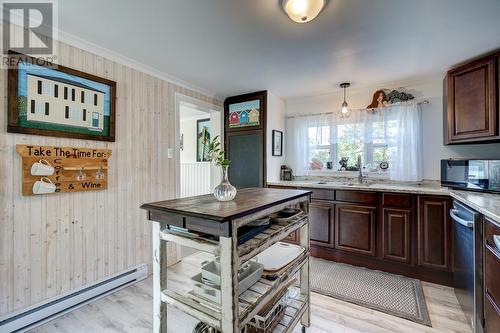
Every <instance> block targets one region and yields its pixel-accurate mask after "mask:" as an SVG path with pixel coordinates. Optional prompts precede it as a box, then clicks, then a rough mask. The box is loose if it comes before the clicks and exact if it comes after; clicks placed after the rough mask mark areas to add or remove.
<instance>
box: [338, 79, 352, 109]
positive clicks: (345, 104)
mask: <svg viewBox="0 0 500 333" xmlns="http://www.w3.org/2000/svg"><path fill="white" fill-rule="evenodd" d="M350 86H351V84H350V83H349V82H344V83H341V84H340V88H342V89H344V102H343V103H342V108H341V109H340V112H339V115H340V117H341V118H348V117H349V116H350V115H351V110H349V104H347V101H346V89H347V88H349V87H350Z"/></svg>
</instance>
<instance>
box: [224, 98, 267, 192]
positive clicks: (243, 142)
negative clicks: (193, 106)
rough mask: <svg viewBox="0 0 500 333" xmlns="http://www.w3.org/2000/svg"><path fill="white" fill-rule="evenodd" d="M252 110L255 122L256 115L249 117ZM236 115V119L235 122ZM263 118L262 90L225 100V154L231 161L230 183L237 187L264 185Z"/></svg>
mask: <svg viewBox="0 0 500 333" xmlns="http://www.w3.org/2000/svg"><path fill="white" fill-rule="evenodd" d="M257 106H258V110H257ZM252 110H257V111H258V121H257V118H256V116H257V113H255V112H254V113H252V115H253V117H252V118H250V113H251V112H252ZM235 112H237V113H238V119H234V118H235V117H236V116H234V113H235ZM241 114H243V122H242V121H241ZM247 114H248V119H247V118H246V117H247ZM231 115H233V116H232V118H231ZM266 118H267V91H265V90H264V91H257V92H252V93H248V94H243V95H237V96H231V97H228V98H226V100H225V101H224V129H225V131H224V151H225V153H226V158H229V159H230V160H231V167H230V168H229V181H230V182H231V184H233V185H234V186H236V187H237V188H243V187H265V186H266V183H267V182H266V150H267V149H270V147H267V141H266Z"/></svg>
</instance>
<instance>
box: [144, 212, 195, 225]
mask: <svg viewBox="0 0 500 333" xmlns="http://www.w3.org/2000/svg"><path fill="white" fill-rule="evenodd" d="M148 219H149V220H151V221H156V222H161V223H165V224H168V225H173V226H176V227H179V228H185V227H186V225H185V217H184V216H182V215H177V214H171V213H166V212H157V211H154V210H150V211H149V217H148Z"/></svg>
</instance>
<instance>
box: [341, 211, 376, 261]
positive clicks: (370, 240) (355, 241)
mask: <svg viewBox="0 0 500 333" xmlns="http://www.w3.org/2000/svg"><path fill="white" fill-rule="evenodd" d="M376 212H377V208H376V207H370V206H360V205H351V204H337V205H335V248H336V249H338V250H342V251H346V252H352V253H358V254H365V255H370V256H375V255H376V249H377V246H376V241H375V239H376V237H375V236H376V229H377V228H376V225H377V219H376Z"/></svg>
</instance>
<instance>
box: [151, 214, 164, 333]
mask: <svg viewBox="0 0 500 333" xmlns="http://www.w3.org/2000/svg"><path fill="white" fill-rule="evenodd" d="M160 231H161V229H160V223H158V222H153V226H152V232H153V242H152V243H153V332H154V333H167V304H166V303H163V302H162V301H161V291H162V290H165V289H166V288H167V251H166V250H167V242H165V241H162V240H161V239H160Z"/></svg>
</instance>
